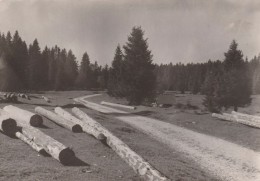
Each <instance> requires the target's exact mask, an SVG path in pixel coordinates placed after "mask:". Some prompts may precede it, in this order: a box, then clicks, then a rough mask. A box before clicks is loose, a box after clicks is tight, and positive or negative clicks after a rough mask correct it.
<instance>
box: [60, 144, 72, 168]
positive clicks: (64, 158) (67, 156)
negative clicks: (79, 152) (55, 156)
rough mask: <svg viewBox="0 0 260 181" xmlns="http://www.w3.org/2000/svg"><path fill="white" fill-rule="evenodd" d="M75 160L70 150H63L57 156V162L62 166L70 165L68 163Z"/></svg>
mask: <svg viewBox="0 0 260 181" xmlns="http://www.w3.org/2000/svg"><path fill="white" fill-rule="evenodd" d="M74 158H75V153H74V152H73V151H72V150H71V149H70V148H66V149H63V150H62V151H61V152H60V154H59V160H60V162H61V163H62V164H65V165H67V164H70V162H71V161H72V160H73V159H74Z"/></svg>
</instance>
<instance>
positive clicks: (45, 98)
mask: <svg viewBox="0 0 260 181" xmlns="http://www.w3.org/2000/svg"><path fill="white" fill-rule="evenodd" d="M42 98H43V99H44V100H45V101H46V102H48V103H50V102H51V101H50V99H49V98H48V97H45V96H42Z"/></svg>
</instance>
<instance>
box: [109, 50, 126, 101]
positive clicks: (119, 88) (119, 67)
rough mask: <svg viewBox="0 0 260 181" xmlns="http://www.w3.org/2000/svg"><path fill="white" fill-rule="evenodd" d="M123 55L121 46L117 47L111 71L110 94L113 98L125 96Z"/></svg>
mask: <svg viewBox="0 0 260 181" xmlns="http://www.w3.org/2000/svg"><path fill="white" fill-rule="evenodd" d="M122 76H123V53H122V51H121V48H120V45H118V46H117V47H116V51H115V56H114V60H113V61H112V67H111V69H110V70H109V80H108V93H109V94H110V95H113V96H119V97H120V96H123V81H122V80H123V77H122Z"/></svg>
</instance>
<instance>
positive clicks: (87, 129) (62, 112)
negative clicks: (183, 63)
mask: <svg viewBox="0 0 260 181" xmlns="http://www.w3.org/2000/svg"><path fill="white" fill-rule="evenodd" d="M54 111H55V112H56V113H57V114H58V115H59V116H61V117H63V118H64V119H66V120H68V121H71V122H73V123H75V124H79V125H80V126H81V127H82V130H83V131H84V132H85V133H87V134H90V135H92V136H94V137H95V138H96V139H98V140H100V141H104V140H105V139H106V137H105V136H104V134H103V133H101V132H100V131H98V130H97V129H96V128H93V127H90V126H89V125H88V124H87V123H84V122H83V121H82V120H80V119H78V118H76V117H75V116H73V115H72V114H70V113H69V112H67V111H65V110H64V109H62V108H61V107H56V108H55V110H54Z"/></svg>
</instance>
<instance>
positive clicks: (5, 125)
mask: <svg viewBox="0 0 260 181" xmlns="http://www.w3.org/2000/svg"><path fill="white" fill-rule="evenodd" d="M0 130H1V131H2V132H4V133H6V134H8V135H14V134H15V132H16V131H17V130H18V128H17V123H16V121H15V120H14V119H12V118H10V117H9V116H8V115H5V114H3V113H2V111H1V113H0Z"/></svg>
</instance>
